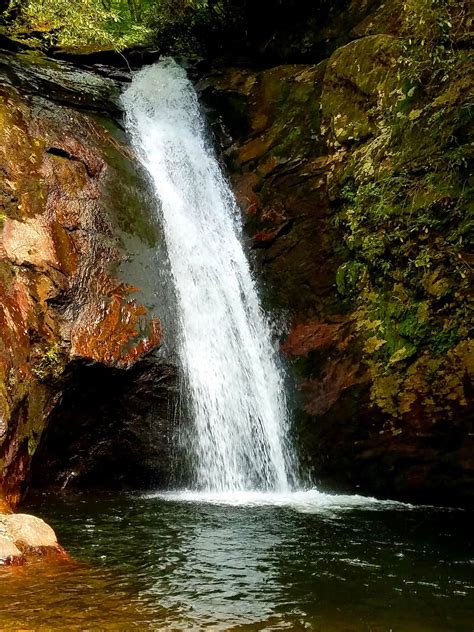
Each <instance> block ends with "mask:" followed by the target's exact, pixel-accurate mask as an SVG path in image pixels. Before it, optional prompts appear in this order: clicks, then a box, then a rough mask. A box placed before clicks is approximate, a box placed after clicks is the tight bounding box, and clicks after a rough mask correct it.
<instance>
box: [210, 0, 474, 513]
mask: <svg viewBox="0 0 474 632" xmlns="http://www.w3.org/2000/svg"><path fill="white" fill-rule="evenodd" d="M395 5H396V3H394V6H390V7H388V5H386V6H385V5H384V6H383V7H382V8H379V9H377V11H375V12H374V13H372V14H371V15H369V16H368V17H366V18H365V19H364V20H363V21H361V23H360V24H358V25H356V26H354V27H353V30H352V31H351V35H352V38H353V41H351V42H349V43H347V44H345V45H344V46H342V47H339V48H337V49H336V50H335V51H334V52H333V53H332V55H331V56H330V57H329V58H328V59H326V60H322V61H321V62H320V63H317V64H298V65H279V66H277V67H274V68H270V69H264V70H261V71H254V70H252V69H248V68H247V69H246V68H221V69H219V70H216V71H214V72H212V73H210V74H209V76H207V77H205V78H204V79H203V80H202V81H201V90H202V94H203V98H204V99H205V101H206V102H207V103H208V105H209V107H211V108H213V109H214V111H215V112H216V113H217V119H218V122H219V120H220V124H221V127H222V129H223V133H221V134H220V136H221V140H222V142H223V143H224V146H225V156H226V160H227V164H228V167H229V170H230V171H231V173H232V179H233V183H234V188H235V190H236V192H237V194H238V196H239V199H240V202H241V206H242V208H243V210H244V213H245V221H246V227H247V231H248V234H249V236H250V239H251V244H252V249H253V251H254V254H255V261H256V267H257V269H258V270H259V271H260V272H261V274H262V277H263V285H264V292H265V294H266V301H267V305H268V306H269V307H271V308H273V309H276V310H277V312H278V310H281V311H282V312H283V315H284V318H285V319H286V320H287V321H289V323H290V328H289V331H288V332H287V335H286V336H284V338H283V340H282V344H281V349H282V351H283V353H284V354H285V355H286V357H287V359H288V364H289V369H290V374H291V375H292V376H293V378H294V381H295V384H296V391H297V394H296V398H295V402H294V410H295V415H296V419H297V421H296V424H295V426H296V427H295V434H296V441H297V443H298V445H299V446H300V448H301V450H302V454H303V460H304V461H305V462H306V464H307V466H308V467H309V469H311V470H312V472H313V480H314V481H316V482H318V483H320V484H322V485H323V486H324V487H325V488H329V489H338V490H347V491H362V492H363V493H369V494H374V495H378V496H389V497H395V498H401V499H404V500H412V501H416V502H433V503H438V504H439V503H447V504H456V503H459V504H464V503H470V502H472V490H473V485H472V483H473V467H474V461H473V454H474V452H473V447H474V446H473V434H472V432H473V426H472V424H473V420H474V415H473V407H472V375H473V368H474V367H473V352H474V349H473V343H472V340H471V337H470V336H471V335H472V311H471V307H470V301H471V300H472V293H471V291H470V278H471V266H472V262H473V254H472V241H470V239H472V233H470V231H471V230H472V170H471V169H472V162H471V161H472V134H471V132H472V125H470V120H471V118H470V117H471V116H472V101H471V100H470V99H471V97H470V96H469V94H471V95H472V88H473V84H472V74H471V73H470V71H469V68H470V67H471V64H472V56H471V53H470V49H469V46H467V40H466V28H467V24H468V22H466V16H465V14H463V13H462V12H461V11H460V12H459V13H455V15H454V16H451V20H452V22H449V24H450V28H449V32H450V36H449V44H448V43H447V42H445V43H444V44H440V40H442V41H444V40H443V36H442V33H440V32H438V31H437V30H436V29H437V28H438V27H439V28H440V29H441V31H442V24H441V22H442V20H443V19H446V20H447V19H448V18H447V17H446V16H445V14H444V13H443V12H441V13H440V14H436V13H433V14H428V15H426V16H424V15H418V14H417V11H418V8H417V6H416V4H415V3H413V5H410V6H412V9H410V7H408V8H407V7H403V6H402V5H401V4H400V5H396V6H395ZM407 6H408V5H407ZM397 7H398V8H397ZM410 10H413V12H414V13H413V14H411V13H410ZM423 20H424V21H425V22H424V24H425V27H424V30H423V31H422V32H421V33H419V32H418V30H417V29H419V24H420V23H421V24H423ZM433 20H434V21H435V23H434V24H433ZM455 20H457V22H455ZM440 24H441V26H440ZM446 28H448V27H446ZM430 29H431V31H430ZM436 37H439V38H440V40H437V39H436ZM410 38H413V39H410ZM422 38H426V39H422ZM438 46H441V49H439V48H438ZM437 56H439V58H438V57H437ZM469 218H470V219H469Z"/></svg>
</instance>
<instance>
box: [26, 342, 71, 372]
mask: <svg viewBox="0 0 474 632" xmlns="http://www.w3.org/2000/svg"><path fill="white" fill-rule="evenodd" d="M64 364H65V362H64V354H63V353H62V351H61V347H60V345H59V344H58V343H55V344H53V346H52V347H50V348H49V349H47V350H46V351H44V353H43V354H42V355H41V356H40V357H39V358H38V360H37V361H36V362H35V363H34V364H32V367H31V370H32V372H33V374H34V375H35V376H36V377H37V378H38V379H39V380H41V381H46V380H49V379H57V378H59V377H60V376H61V375H62V373H63V371H64Z"/></svg>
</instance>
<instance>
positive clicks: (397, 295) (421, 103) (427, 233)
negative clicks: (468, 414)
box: [336, 0, 474, 418]
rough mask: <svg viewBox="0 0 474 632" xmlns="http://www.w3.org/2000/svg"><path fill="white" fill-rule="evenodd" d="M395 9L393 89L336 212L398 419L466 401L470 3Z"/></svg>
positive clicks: (340, 283)
mask: <svg viewBox="0 0 474 632" xmlns="http://www.w3.org/2000/svg"><path fill="white" fill-rule="evenodd" d="M403 17H404V30H403V33H402V35H404V38H402V45H401V56H400V59H399V60H398V79H399V86H398V87H395V89H394V91H393V93H391V95H390V99H387V100H386V101H385V102H384V104H383V106H380V107H379V106H376V107H375V108H373V110H372V111H371V116H372V117H373V120H374V121H375V129H376V130H377V131H375V132H374V139H373V140H372V139H370V140H369V141H368V142H366V143H365V144H364V145H361V146H360V147H359V148H358V149H357V151H356V152H355V154H354V157H353V158H352V159H351V160H349V161H348V162H347V163H346V164H345V165H344V167H343V168H342V170H341V173H340V174H339V176H338V181H339V192H338V196H339V199H340V201H341V210H340V212H339V213H338V216H337V218H336V222H337V225H338V226H339V227H340V228H341V229H342V232H343V242H344V243H343V245H344V248H345V249H344V252H345V256H346V261H345V262H344V263H343V264H342V265H341V266H340V268H339V271H338V274H337V279H336V284H337V289H338V292H339V293H340V294H341V295H342V296H343V297H344V298H345V299H346V300H347V299H350V300H351V302H352V306H353V308H354V309H355V311H354V315H355V323H356V328H357V331H358V332H359V336H360V340H361V343H362V347H363V357H364V360H365V363H366V365H367V367H368V370H369V373H370V375H371V378H372V391H371V396H372V400H373V402H374V403H375V404H376V405H377V406H378V407H379V408H381V409H382V410H383V411H384V412H386V413H387V414H389V415H391V416H393V417H394V418H399V417H400V416H402V415H404V414H406V413H409V412H410V411H413V410H414V407H416V406H419V405H420V403H421V402H422V405H423V410H424V411H425V412H426V413H427V414H432V415H436V414H438V415H439V413H440V411H442V410H445V411H446V414H448V405H449V402H459V403H461V404H462V403H463V401H464V400H463V397H464V395H463V392H464V391H463V379H464V377H463V376H464V375H465V370H466V368H465V367H466V362H467V360H465V358H467V357H468V354H469V353H471V352H472V347H470V346H469V344H470V343H469V336H470V335H472V330H473V327H472V313H471V312H470V310H469V307H468V301H469V296H470V293H471V289H470V288H471V278H472V268H471V266H472V260H473V258H472V257H473V256H472V243H473V241H474V240H473V236H474V232H473V227H474V217H473V208H474V200H473V197H474V195H473V194H474V178H473V174H472V164H473V157H474V150H473V143H472V135H471V130H472V113H473V100H472V90H473V83H472V74H471V68H472V66H471V61H470V59H469V52H468V51H467V50H465V49H464V47H463V46H459V43H460V42H462V41H464V39H463V38H465V36H466V32H467V30H468V27H469V25H470V22H469V18H468V13H467V5H466V3H464V2H454V1H451V0H409V1H408V2H406V3H404V16H403ZM362 266H363V268H362ZM362 269H363V270H364V273H363V274H357V273H356V272H357V271H358V270H362ZM419 410H421V409H418V411H419ZM449 414H451V413H449Z"/></svg>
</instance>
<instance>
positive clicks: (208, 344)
mask: <svg viewBox="0 0 474 632" xmlns="http://www.w3.org/2000/svg"><path fill="white" fill-rule="evenodd" d="M122 103H123V106H124V110H125V115H126V126H127V130H128V132H129V134H130V136H131V139H132V143H133V146H134V148H135V150H136V151H137V153H138V155H139V157H140V160H141V162H142V163H143V165H144V167H145V168H146V169H147V171H148V173H149V175H150V177H151V180H152V182H153V185H154V190H155V193H156V210H157V213H158V215H159V219H160V222H161V225H162V227H163V232H164V236H165V241H166V248H167V253H168V258H169V263H170V270H171V276H172V282H173V284H174V290H175V294H176V302H177V313H176V321H177V322H176V325H177V328H178V353H179V358H180V363H181V365H182V371H183V376H184V380H185V385H186V390H187V393H188V394H189V406H190V411H191V414H192V416H193V421H194V431H193V433H192V441H191V443H192V445H191V450H192V458H193V463H194V472H195V486H196V488H197V489H199V490H204V491H209V492H240V491H245V490H260V491H273V492H288V491H290V490H291V480H292V465H291V450H290V449H289V446H288V440H287V431H288V428H287V425H288V414H287V405H286V400H285V394H284V385H283V377H282V373H281V370H280V369H279V366H278V359H277V357H276V352H275V349H274V347H273V344H272V341H271V332H270V327H269V324H268V322H267V319H266V318H265V315H264V314H263V312H262V308H261V305H260V302H259V298H258V293H257V288H256V284H255V281H254V279H253V278H252V274H251V271H250V267H249V263H248V261H247V259H246V256H245V253H244V250H243V247H242V240H241V232H242V226H241V219H240V213H239V209H238V208H237V205H236V202H235V199H234V196H233V194H232V192H231V190H230V187H229V185H228V183H227V182H226V179H225V177H224V176H223V174H222V172H221V169H220V167H219V164H218V161H217V159H216V157H215V155H214V152H213V149H212V146H211V144H210V143H209V142H208V139H207V135H206V128H205V123H204V120H203V117H202V116H201V112H200V108H199V102H198V98H197V95H196V92H195V90H194V88H193V85H192V84H191V82H190V81H189V80H188V79H187V76H186V73H185V71H184V70H183V69H182V68H181V67H180V66H178V65H177V64H176V63H175V62H174V61H172V60H170V59H165V60H163V61H160V62H159V63H158V64H156V65H154V66H149V67H147V68H144V69H143V70H141V71H139V72H138V73H136V74H135V75H134V77H133V80H132V82H131V84H130V86H129V87H128V88H127V89H126V90H125V92H124V93H123V95H122Z"/></svg>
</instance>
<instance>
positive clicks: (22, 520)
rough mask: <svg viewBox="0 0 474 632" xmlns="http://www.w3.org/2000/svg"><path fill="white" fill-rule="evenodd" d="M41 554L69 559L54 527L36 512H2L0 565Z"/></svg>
mask: <svg viewBox="0 0 474 632" xmlns="http://www.w3.org/2000/svg"><path fill="white" fill-rule="evenodd" d="M38 558H46V559H48V560H49V559H57V558H64V559H67V554H66V552H65V551H64V549H63V548H62V547H61V546H60V544H58V540H57V538H56V534H55V533H54V530H53V529H52V528H51V527H50V526H49V525H48V524H46V522H44V520H41V518H37V517H36V516H31V515H29V514H0V565H17V564H24V563H25V562H29V561H32V560H34V559H38Z"/></svg>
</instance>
